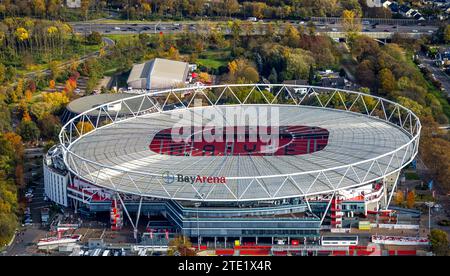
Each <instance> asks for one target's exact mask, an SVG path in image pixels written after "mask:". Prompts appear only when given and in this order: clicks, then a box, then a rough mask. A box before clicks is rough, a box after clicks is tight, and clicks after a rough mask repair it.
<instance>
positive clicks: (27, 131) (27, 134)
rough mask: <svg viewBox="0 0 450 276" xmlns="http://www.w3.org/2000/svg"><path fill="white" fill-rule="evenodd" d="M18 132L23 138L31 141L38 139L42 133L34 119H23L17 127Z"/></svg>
mask: <svg viewBox="0 0 450 276" xmlns="http://www.w3.org/2000/svg"><path fill="white" fill-rule="evenodd" d="M17 132H18V133H19V135H20V136H22V138H23V140H24V141H26V142H30V141H33V140H37V139H38V138H39V135H40V131H39V128H38V127H37V126H36V124H35V123H34V122H33V121H22V122H20V124H19V125H18V127H17Z"/></svg>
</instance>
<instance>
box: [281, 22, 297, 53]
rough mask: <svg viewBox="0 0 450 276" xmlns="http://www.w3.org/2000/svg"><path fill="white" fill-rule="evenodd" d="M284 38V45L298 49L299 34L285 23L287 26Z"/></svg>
mask: <svg viewBox="0 0 450 276" xmlns="http://www.w3.org/2000/svg"><path fill="white" fill-rule="evenodd" d="M284 36H285V38H284V43H285V44H286V45H288V46H289V47H292V48H295V47H298V45H299V43H300V34H299V32H298V30H297V29H296V28H295V27H294V26H292V25H291V24H289V23H287V26H286V27H285V34H284Z"/></svg>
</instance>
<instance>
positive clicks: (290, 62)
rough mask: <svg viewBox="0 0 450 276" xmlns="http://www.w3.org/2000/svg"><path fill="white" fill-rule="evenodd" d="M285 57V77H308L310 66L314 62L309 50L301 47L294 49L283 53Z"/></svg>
mask: <svg viewBox="0 0 450 276" xmlns="http://www.w3.org/2000/svg"><path fill="white" fill-rule="evenodd" d="M285 59H286V71H285V79H306V78H308V74H309V69H310V66H311V65H313V64H314V58H313V57H312V54H311V52H309V51H305V50H303V49H294V50H291V51H290V52H287V53H285Z"/></svg>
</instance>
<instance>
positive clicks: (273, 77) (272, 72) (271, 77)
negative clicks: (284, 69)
mask: <svg viewBox="0 0 450 276" xmlns="http://www.w3.org/2000/svg"><path fill="white" fill-rule="evenodd" d="M268 80H269V82H270V83H278V74H277V70H275V68H274V67H272V70H270V75H269V77H268Z"/></svg>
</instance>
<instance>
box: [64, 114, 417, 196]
mask: <svg viewBox="0 0 450 276" xmlns="http://www.w3.org/2000/svg"><path fill="white" fill-rule="evenodd" d="M279 107H280V108H279V120H280V122H282V125H285V126H297V125H302V126H315V127H318V128H323V129H326V130H327V131H328V132H329V137H328V143H327V145H326V147H324V148H323V149H321V150H318V151H314V152H313V153H308V154H299V155H273V156H267V155H266V156H251V155H217V156H201V155H200V156H185V155H178V156H177V155H167V154H159V153H157V152H155V151H153V150H151V149H150V144H151V143H152V141H153V138H154V137H155V136H156V134H157V133H159V132H160V131H162V130H164V129H168V128H172V127H174V126H175V125H176V124H177V123H180V121H179V120H180V117H179V116H178V115H183V113H193V112H194V111H193V110H196V109H197V108H195V109H178V110H173V111H166V112H161V113H152V114H146V115H143V116H141V117H137V118H134V119H132V120H126V121H119V122H117V123H115V124H111V125H108V126H106V127H103V128H101V129H97V130H96V131H94V132H92V133H89V134H87V135H86V136H83V137H82V138H80V139H79V140H78V141H77V142H75V143H73V144H72V146H71V151H72V152H73V153H74V154H70V155H69V157H68V164H69V166H70V167H71V168H72V169H73V170H75V171H77V172H78V175H79V176H81V177H83V178H85V179H86V180H88V181H94V180H96V181H95V182H96V185H98V186H101V187H105V188H108V189H113V190H119V191H123V192H127V193H132V194H143V195H146V196H152V197H160V198H173V199H180V200H183V199H184V200H197V199H198V198H199V195H202V197H203V198H204V199H205V200H216V201H220V200H236V199H237V198H238V199H239V200H255V199H258V200H261V199H263V198H264V199H272V198H274V196H273V195H276V196H277V197H280V198H281V197H293V196H298V195H300V194H319V193H326V192H330V191H331V190H333V189H334V187H333V185H336V184H338V183H340V188H344V187H349V186H354V185H358V184H359V183H361V179H363V178H365V176H366V177H368V179H374V178H376V177H381V176H382V175H383V173H384V172H392V171H394V170H395V169H397V168H398V167H400V166H401V164H400V163H401V161H400V160H398V159H396V158H394V159H392V160H390V157H391V156H390V155H388V156H386V158H384V157H383V158H381V159H379V160H378V164H377V166H373V167H372V166H370V163H369V162H367V163H362V164H359V165H358V166H355V167H354V172H352V173H349V174H347V173H346V172H344V170H345V169H339V168H337V167H339V166H345V165H349V164H354V163H356V162H360V161H364V160H368V159H371V158H375V157H378V156H380V155H383V154H386V153H388V152H391V151H393V150H395V149H397V148H399V147H400V146H402V145H405V144H406V143H408V142H409V141H410V139H411V138H410V137H409V135H408V134H406V133H405V132H404V131H402V130H401V129H399V128H397V127H395V126H393V125H391V124H388V123H386V122H384V121H381V120H378V119H376V118H373V117H367V116H363V115H361V114H356V113H349V112H343V111H341V110H332V109H326V108H316V107H308V106H279ZM203 108H204V109H209V110H210V111H211V110H216V112H219V114H223V113H224V112H226V109H228V108H232V106H215V107H211V106H210V107H203ZM235 108H236V107H235ZM238 108H240V109H242V110H241V111H242V112H246V111H248V110H249V109H252V108H256V109H259V108H261V106H257V105H245V106H238ZM175 113H181V114H175ZM174 115H177V116H174ZM184 115H187V114H184ZM191 115H192V114H191ZM183 118H186V117H183ZM181 123H182V125H188V124H189V121H187V120H186V121H185V120H182V121H181ZM204 123H207V122H204ZM402 153H405V151H404V150H400V152H399V154H402ZM406 155H408V154H406ZM79 158H84V159H86V160H90V161H92V162H95V163H89V165H87V166H82V165H81V161H80V160H81V159H79ZM407 158H408V157H407ZM405 160H407V159H405ZM369 166H370V167H369ZM334 168H336V169H334ZM327 169H333V170H331V171H329V172H328V171H327V173H326V175H325V174H322V175H320V173H319V174H318V173H317V171H320V170H327ZM310 172H311V173H310ZM299 173H303V174H301V175H298V174H299ZM163 174H171V175H175V178H176V175H177V174H183V175H184V176H197V175H200V176H212V177H226V179H227V181H226V185H224V184H217V183H214V184H208V183H194V184H191V183H188V182H181V181H180V182H178V181H177V180H176V179H175V181H173V182H167V183H165V179H164V178H163ZM287 174H292V177H291V178H290V179H289V180H286V177H285V175H287ZM343 175H345V177H344V178H342V176H343ZM92 176H95V177H98V178H96V179H94V178H93V177H92ZM252 177H258V180H257V181H256V180H255V178H252ZM341 179H342V180H341ZM112 183H115V184H114V185H113V184H112ZM311 183H314V185H311ZM330 183H332V184H331V185H330Z"/></svg>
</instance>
